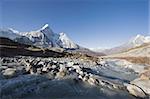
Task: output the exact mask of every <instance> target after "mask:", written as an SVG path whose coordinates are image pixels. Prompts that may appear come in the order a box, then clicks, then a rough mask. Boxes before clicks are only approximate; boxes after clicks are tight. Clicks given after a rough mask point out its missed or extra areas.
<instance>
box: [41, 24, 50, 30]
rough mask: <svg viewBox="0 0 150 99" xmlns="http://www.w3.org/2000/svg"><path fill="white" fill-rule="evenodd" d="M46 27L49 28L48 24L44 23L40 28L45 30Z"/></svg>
mask: <svg viewBox="0 0 150 99" xmlns="http://www.w3.org/2000/svg"><path fill="white" fill-rule="evenodd" d="M47 28H49V24H45V25H44V26H43V27H42V28H41V30H45V29H47Z"/></svg>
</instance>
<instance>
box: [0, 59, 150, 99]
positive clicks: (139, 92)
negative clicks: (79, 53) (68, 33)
mask: <svg viewBox="0 0 150 99" xmlns="http://www.w3.org/2000/svg"><path fill="white" fill-rule="evenodd" d="M0 61H1V64H0V85H1V86H0V89H1V90H0V95H1V99H16V98H17V99H49V98H52V99H93V98H94V99H120V98H121V99H136V98H138V97H140V98H147V99H148V98H149V95H150V86H149V85H148V83H149V78H148V77H147V76H145V75H147V73H146V74H144V73H143V71H146V70H149V68H148V66H146V65H144V64H143V65H141V64H140V65H139V64H133V63H130V62H128V61H126V60H123V59H99V60H98V61H97V62H95V61H90V60H83V59H71V58H41V57H30V56H15V57H1V58H0ZM140 74H141V75H142V76H141V77H142V79H143V77H145V78H144V80H142V81H143V82H140V79H141V78H139V75H140ZM146 77H147V78H146ZM144 81H145V82H146V83H147V84H145V82H144ZM136 84H137V85H136ZM143 84H144V85H143Z"/></svg>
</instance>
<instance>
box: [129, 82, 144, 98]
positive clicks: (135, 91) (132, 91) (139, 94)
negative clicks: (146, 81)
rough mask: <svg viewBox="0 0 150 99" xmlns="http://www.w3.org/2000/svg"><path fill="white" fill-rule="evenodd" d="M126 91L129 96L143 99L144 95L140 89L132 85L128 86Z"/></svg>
mask: <svg viewBox="0 0 150 99" xmlns="http://www.w3.org/2000/svg"><path fill="white" fill-rule="evenodd" d="M127 90H128V91H129V93H130V94H132V95H134V96H136V97H141V98H145V97H146V95H145V93H144V92H143V91H142V89H141V88H139V87H137V86H135V85H132V84H128V86H127Z"/></svg>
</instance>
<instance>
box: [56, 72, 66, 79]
mask: <svg viewBox="0 0 150 99" xmlns="http://www.w3.org/2000/svg"><path fill="white" fill-rule="evenodd" d="M64 76H66V72H65V71H60V72H58V73H57V74H56V78H63V77H64Z"/></svg>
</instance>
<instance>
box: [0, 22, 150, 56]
mask: <svg viewBox="0 0 150 99" xmlns="http://www.w3.org/2000/svg"><path fill="white" fill-rule="evenodd" d="M0 37H5V38H9V39H11V40H13V41H16V42H18V43H23V44H28V45H34V46H36V47H41V48H63V49H67V50H68V51H70V52H75V51H76V52H81V53H88V54H89V53H90V55H111V54H117V53H122V52H126V51H128V50H130V49H132V48H135V47H138V46H142V45H143V44H147V43H150V36H142V35H137V36H136V37H133V38H132V39H130V40H129V41H128V42H126V43H124V44H123V45H120V46H118V47H114V48H111V49H104V50H101V49H91V50H92V51H90V50H89V49H88V48H83V47H81V46H79V45H78V44H76V43H74V42H73V41H72V40H71V39H70V38H69V37H68V36H67V35H66V34H65V33H63V32H62V33H54V32H53V31H52V29H51V28H50V27H49V25H48V24H45V25H44V26H43V27H42V28H40V29H38V30H36V31H30V32H19V31H17V30H14V29H12V28H8V29H0ZM93 51H94V52H93Z"/></svg>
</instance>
